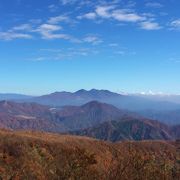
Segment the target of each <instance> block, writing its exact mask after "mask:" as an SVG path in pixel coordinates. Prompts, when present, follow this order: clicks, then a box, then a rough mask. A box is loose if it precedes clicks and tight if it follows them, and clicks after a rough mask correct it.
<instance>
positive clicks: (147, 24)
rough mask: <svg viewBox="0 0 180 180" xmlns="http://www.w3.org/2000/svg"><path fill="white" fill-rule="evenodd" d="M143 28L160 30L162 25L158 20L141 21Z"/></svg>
mask: <svg viewBox="0 0 180 180" xmlns="http://www.w3.org/2000/svg"><path fill="white" fill-rule="evenodd" d="M140 27H141V29H145V30H159V29H162V27H161V26H160V25H159V24H158V23H157V22H151V21H144V22H141V23H140Z"/></svg>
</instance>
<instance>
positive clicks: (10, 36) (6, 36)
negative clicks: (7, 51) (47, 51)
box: [0, 31, 33, 40]
mask: <svg viewBox="0 0 180 180" xmlns="http://www.w3.org/2000/svg"><path fill="white" fill-rule="evenodd" d="M32 38H33V37H32V36H31V35H30V34H25V33H16V32H11V31H9V32H0V39H1V40H14V39H32Z"/></svg>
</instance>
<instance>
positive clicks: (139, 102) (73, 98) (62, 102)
mask: <svg viewBox="0 0 180 180" xmlns="http://www.w3.org/2000/svg"><path fill="white" fill-rule="evenodd" d="M28 101H31V102H36V103H39V104H43V105H51V106H66V105H77V106H80V105H83V104H85V103H88V102H90V101H99V102H103V103H108V104H111V105H114V106H116V107H118V108H120V109H128V110H131V111H138V110H145V109H155V110H176V109H180V104H177V103H173V102H168V101H155V100H151V99H148V98H145V97H140V96H136V95H122V94H118V93H113V92H110V91H108V90H96V89H92V90H90V91H86V90H84V89H82V90H79V91H77V92H74V93H71V92H55V93H52V94H48V95H43V96H39V97H35V98H31V99H29V100H28Z"/></svg>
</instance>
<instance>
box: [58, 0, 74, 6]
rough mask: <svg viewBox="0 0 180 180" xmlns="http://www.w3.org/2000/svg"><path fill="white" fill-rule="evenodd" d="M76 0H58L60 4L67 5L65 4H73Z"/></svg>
mask: <svg viewBox="0 0 180 180" xmlns="http://www.w3.org/2000/svg"><path fill="white" fill-rule="evenodd" d="M76 1H77V0H60V1H59V2H60V3H61V4H62V5H67V4H73V3H75V2H76Z"/></svg>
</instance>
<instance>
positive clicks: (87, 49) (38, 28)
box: [0, 0, 180, 95]
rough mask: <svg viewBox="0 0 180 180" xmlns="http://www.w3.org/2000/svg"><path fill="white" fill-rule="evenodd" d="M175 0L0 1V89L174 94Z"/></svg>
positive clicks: (179, 66)
mask: <svg viewBox="0 0 180 180" xmlns="http://www.w3.org/2000/svg"><path fill="white" fill-rule="evenodd" d="M179 8H180V1H178V0H168V1H167V0H161V1H160V0H159V1H157V0H156V1H155V0H142V1H139V0H136V1H135V0H130V1H128V0H111V1H108V0H95V1H94V0H91V1H90V0H38V1H36V0H13V1H12V0H0V72H1V75H0V92H15V93H25V94H33V95H39V94H46V93H50V92H53V91H62V90H67V91H76V90H78V89H81V88H84V89H91V88H97V89H109V90H112V91H116V92H117V91H118V92H120V91H124V92H148V91H150V90H151V91H153V92H164V93H174V94H179V93H180V83H179V78H180V49H179V48H180V11H179Z"/></svg>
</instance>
